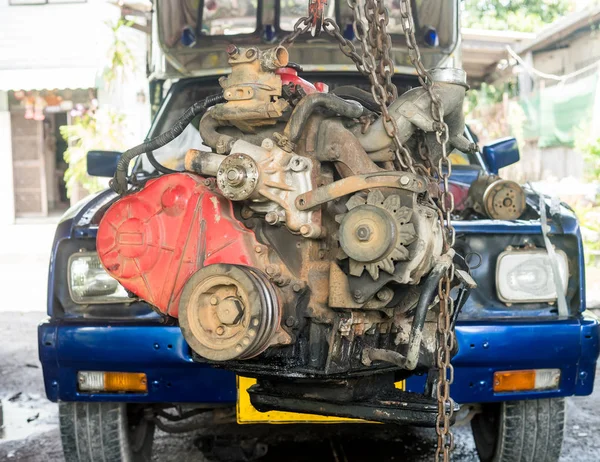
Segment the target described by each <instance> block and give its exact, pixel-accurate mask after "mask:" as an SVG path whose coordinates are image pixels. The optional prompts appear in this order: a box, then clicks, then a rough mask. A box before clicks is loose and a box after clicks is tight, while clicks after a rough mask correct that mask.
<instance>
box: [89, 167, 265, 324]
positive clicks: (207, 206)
mask: <svg viewBox="0 0 600 462" xmlns="http://www.w3.org/2000/svg"><path fill="white" fill-rule="evenodd" d="M96 241H97V249H98V253H99V255H100V259H101V261H102V264H103V265H104V266H105V268H106V269H107V271H108V272H109V273H110V274H111V275H112V276H113V277H115V278H116V279H118V280H119V281H120V282H121V284H123V286H124V287H125V288H126V289H128V290H130V291H131V292H133V293H135V294H136V295H138V296H139V297H141V298H143V299H144V300H146V301H148V302H149V303H151V304H152V305H153V306H155V307H156V308H157V309H158V310H160V311H161V312H163V313H165V314H168V315H169V316H173V317H177V316H178V311H179V299H180V297H181V292H182V290H183V287H184V285H185V283H186V281H187V280H188V279H189V278H190V276H191V275H192V274H194V273H195V272H196V271H197V270H198V269H200V268H202V267H204V266H208V265H213V264H217V263H233V264H243V265H247V266H252V267H255V268H263V269H264V268H265V267H266V265H267V262H266V260H265V258H266V255H265V254H262V253H257V252H256V251H255V248H257V246H260V243H259V242H258V241H257V240H256V238H255V236H254V233H252V232H251V231H249V230H248V229H246V228H245V227H244V226H243V225H242V224H241V223H240V222H239V221H238V220H237V219H236V218H235V216H234V212H233V208H232V204H231V202H229V201H228V200H227V199H225V198H224V197H223V196H221V195H220V194H218V193H217V192H216V191H214V187H211V183H210V182H209V181H206V180H203V179H202V178H200V177H199V176H197V175H193V174H189V173H176V174H171V175H164V176H161V177H159V178H157V179H154V180H150V181H148V182H147V183H146V186H145V187H144V188H143V189H142V190H141V191H138V192H136V193H134V194H131V195H128V196H126V197H124V198H122V199H121V200H119V201H117V202H116V203H115V204H113V205H112V206H111V207H110V208H109V209H108V210H107V211H106V213H105V214H104V217H103V218H102V220H101V222H100V226H99V228H98V237H97V239H96Z"/></svg>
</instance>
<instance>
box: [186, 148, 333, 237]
mask: <svg viewBox="0 0 600 462" xmlns="http://www.w3.org/2000/svg"><path fill="white" fill-rule="evenodd" d="M186 168H187V169H189V170H191V171H195V172H197V173H199V174H202V175H211V176H216V177H217V185H218V186H219V189H220V190H221V192H222V194H223V195H224V196H225V197H227V198H228V199H231V200H232V201H247V202H246V204H247V207H248V209H249V210H251V211H253V212H257V213H261V214H263V215H264V217H265V221H266V222H267V223H269V224H270V225H277V224H279V223H284V224H285V225H286V227H287V228H288V229H289V230H290V231H292V232H293V233H300V234H302V235H303V236H304V237H310V238H318V237H320V236H321V235H322V233H323V230H322V228H321V224H320V221H321V220H320V216H321V214H320V213H319V212H316V211H315V212H313V211H304V210H298V209H297V208H296V207H295V206H294V204H295V201H296V198H297V197H298V196H299V195H300V194H303V193H305V192H307V191H310V190H312V188H313V173H314V165H313V161H312V160H311V159H310V158H309V157H304V156H299V155H296V154H294V153H291V152H287V151H284V150H283V149H281V148H280V147H278V146H275V143H274V142H273V140H271V139H269V138H265V139H264V140H263V142H262V144H261V146H256V145H254V144H252V143H248V142H247V141H243V140H239V141H236V142H235V143H234V144H233V146H232V148H231V152H230V154H229V155H228V156H221V155H219V154H212V153H206V152H201V151H188V154H187V155H186Z"/></svg>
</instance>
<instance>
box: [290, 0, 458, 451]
mask: <svg viewBox="0 0 600 462" xmlns="http://www.w3.org/2000/svg"><path fill="white" fill-rule="evenodd" d="M363 3H364V5H363ZM348 6H349V7H350V9H351V10H352V11H353V12H354V22H353V28H354V34H355V36H356V39H357V40H358V42H359V43H360V45H361V54H359V53H358V52H357V50H356V47H355V46H354V44H353V43H352V42H351V41H350V40H348V39H346V38H345V37H344V36H343V35H342V33H341V31H340V28H339V26H338V25H337V24H336V23H335V21H334V20H332V19H331V18H326V19H325V20H324V21H323V29H324V30H325V32H326V33H327V34H329V35H330V36H332V37H333V38H335V40H336V41H337V42H338V43H339V46H340V50H341V51H342V53H344V55H346V56H347V57H349V58H350V59H351V60H352V61H353V62H354V64H355V65H356V68H357V69H358V71H359V72H360V73H362V74H363V75H365V76H367V77H368V78H369V81H370V82H371V94H372V96H373V98H374V100H375V102H376V103H377V104H378V105H379V107H380V108H381V117H382V120H383V126H384V127H385V130H386V132H387V134H388V135H389V136H390V138H392V139H393V140H394V144H395V145H396V149H395V153H396V159H397V161H398V163H399V165H400V168H401V169H403V170H410V171H411V172H413V173H414V172H415V168H418V169H419V170H420V171H422V172H424V173H425V174H426V175H427V176H428V177H429V178H435V177H437V178H438V179H439V181H440V183H441V186H442V192H441V195H440V198H439V203H438V207H439V209H440V210H439V215H440V221H441V222H442V224H443V225H444V224H445V227H446V236H445V239H444V250H445V251H446V252H447V251H448V250H450V249H451V248H452V247H454V243H455V240H456V232H455V230H454V227H453V226H452V212H453V211H454V196H453V195H452V193H451V192H450V188H449V179H450V175H451V174H452V163H451V162H450V159H449V157H448V151H447V143H448V137H449V131H448V126H447V125H446V123H445V122H444V108H443V106H442V102H441V100H440V98H439V96H438V95H437V93H436V91H435V85H434V82H433V79H432V77H431V75H430V74H429V72H428V71H427V69H426V68H425V66H424V65H423V62H422V61H421V53H420V51H419V47H418V44H417V40H416V37H415V26H414V20H413V15H412V6H411V0H400V19H401V24H402V29H403V30H404V36H405V38H406V45H407V48H408V55H409V58H410V60H411V63H412V64H413V66H414V68H415V70H416V72H417V78H418V79H419V83H420V84H421V86H422V87H423V88H424V89H425V90H426V91H427V92H428V93H429V96H430V98H431V108H430V109H431V115H432V117H433V119H434V121H435V125H434V127H435V129H436V139H437V142H438V143H439V144H440V146H441V148H442V156H441V158H440V160H439V162H438V165H437V166H436V165H433V163H432V161H431V157H430V155H429V151H428V149H427V146H426V145H425V143H424V142H423V141H422V140H419V143H418V147H417V150H418V154H419V157H420V160H421V161H422V164H420V165H417V166H415V165H414V162H413V158H412V155H411V154H410V152H409V151H408V149H407V148H406V147H405V146H404V145H403V144H402V142H401V141H400V138H399V133H398V126H397V124H396V121H395V119H394V118H393V117H391V115H390V113H389V111H388V106H389V105H390V104H391V103H392V102H394V100H395V99H396V98H397V96H398V93H397V89H396V87H395V85H394V84H393V83H392V76H393V75H394V62H393V60H392V58H391V48H392V40H391V37H390V34H389V33H388V32H387V25H388V23H389V16H388V12H387V9H386V8H385V6H384V4H383V0H348ZM313 21H314V18H311V17H308V16H307V17H303V18H300V19H299V20H298V21H297V22H296V24H295V25H294V30H293V32H292V33H291V34H290V35H289V36H287V37H286V38H285V39H284V40H283V41H282V42H281V45H283V46H289V45H291V44H292V43H293V42H294V40H296V38H297V37H298V36H299V35H301V34H303V33H305V32H307V31H308V30H309V29H310V28H311V25H312V24H313ZM453 279H454V265H453V264H451V265H450V267H449V269H448V271H447V272H446V274H445V276H444V277H443V278H442V279H441V280H440V284H439V287H438V297H439V305H440V308H439V313H438V319H437V336H438V347H437V351H436V366H437V369H438V378H437V381H436V382H435V394H436V398H437V402H438V415H437V420H436V433H437V437H438V439H437V448H436V453H435V460H436V461H440V460H443V461H444V462H447V461H449V460H450V453H451V451H452V450H453V449H454V436H453V434H452V430H451V428H450V422H451V419H452V414H453V412H454V401H453V400H452V398H451V397H450V385H451V384H452V382H453V381H454V368H453V366H452V364H451V362H450V361H451V359H452V350H453V349H454V346H455V334H454V330H453V329H452V325H451V324H452V323H451V319H452V316H453V313H454V300H453V299H452V298H451V297H450V289H451V283H452V281H453Z"/></svg>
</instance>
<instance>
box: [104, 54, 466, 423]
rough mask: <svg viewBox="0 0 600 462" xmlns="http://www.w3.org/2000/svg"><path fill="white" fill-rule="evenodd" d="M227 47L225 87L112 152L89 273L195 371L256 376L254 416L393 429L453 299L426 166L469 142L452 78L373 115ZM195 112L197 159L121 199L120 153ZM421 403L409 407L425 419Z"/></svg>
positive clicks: (442, 76) (444, 73) (433, 177)
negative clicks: (106, 204)
mask: <svg viewBox="0 0 600 462" xmlns="http://www.w3.org/2000/svg"><path fill="white" fill-rule="evenodd" d="M227 53H228V55H229V64H230V65H231V73H230V74H229V75H228V76H226V77H222V78H221V80H220V85H221V87H222V90H223V91H222V94H220V95H216V96H214V97H211V98H208V99H207V100H204V101H201V102H199V103H196V104H194V105H193V106H192V107H191V108H190V109H189V110H188V111H187V112H186V113H185V114H184V115H183V116H182V118H181V119H180V120H179V121H178V123H177V124H176V126H175V127H173V129H171V130H170V131H168V132H167V133H165V134H163V135H161V136H160V137H158V138H157V139H155V140H152V142H150V143H145V144H144V145H141V146H139V147H137V148H134V149H132V150H130V151H128V152H126V153H125V154H124V156H123V158H122V159H121V162H120V164H119V168H118V171H117V174H116V176H115V178H114V180H113V183H112V187H113V189H115V190H116V191H117V192H118V193H119V194H121V195H122V197H121V198H120V199H118V200H117V201H116V202H115V203H114V204H113V205H112V206H111V207H110V208H109V210H108V211H107V212H106V213H105V215H104V217H103V219H102V221H101V224H100V227H99V231H98V237H97V247H98V252H99V255H100V258H101V261H102V264H103V265H104V266H105V268H106V269H107V271H108V272H109V273H110V274H111V275H112V276H114V277H115V278H116V279H117V280H118V281H119V282H120V283H121V284H122V285H123V286H124V287H125V288H126V289H128V290H129V291H130V292H131V293H132V295H133V296H135V297H139V298H141V299H143V300H145V301H147V302H148V303H149V304H151V305H152V306H153V307H155V309H156V310H158V311H159V312H160V313H162V314H163V315H164V316H165V317H168V319H172V320H173V322H178V324H179V326H180V327H181V330H182V332H183V336H184V337H185V340H186V341H187V343H188V344H189V347H190V349H191V354H192V355H193V357H194V359H195V360H196V361H204V362H208V363H211V364H213V365H215V366H218V367H225V368H228V369H231V370H233V371H235V372H236V373H239V374H241V375H245V376H251V377H256V378H258V379H259V381H258V384H257V385H256V386H255V387H253V388H252V389H251V396H252V400H253V404H254V405H255V406H256V407H258V408H259V409H261V410H269V409H283V410H292V411H301V412H316V413H321V414H326V415H342V416H350V417H363V418H368V419H371V420H380V421H396V422H398V421H402V412H403V409H399V408H400V407H401V406H400V405H399V404H398V403H401V402H405V401H406V402H408V401H410V400H408V399H407V398H406V397H405V396H404V395H401V396H400V395H397V394H395V393H396V392H397V393H400V390H396V389H394V386H393V384H394V382H396V381H398V380H400V379H402V378H404V377H406V376H408V375H411V374H413V373H415V372H418V371H422V372H427V371H434V370H436V367H437V366H436V364H437V360H436V355H438V354H439V353H438V331H439V327H438V326H439V323H438V315H439V310H440V308H439V307H440V297H442V296H443V295H441V294H444V295H445V296H449V292H450V287H449V286H448V287H447V288H446V289H440V281H441V280H442V278H443V277H444V275H446V274H447V272H448V269H449V268H450V267H451V266H452V267H454V266H455V260H456V256H455V255H454V252H453V250H452V248H451V243H450V242H449V239H450V238H449V236H448V234H447V233H446V230H445V229H444V218H446V217H445V216H444V215H443V213H442V212H441V211H440V205H439V203H440V201H442V200H444V199H443V198H444V197H445V191H446V190H445V189H444V187H443V185H442V187H441V188H440V186H439V185H438V180H439V179H441V178H443V174H442V173H443V172H441V171H440V170H439V169H438V168H437V166H438V165H440V166H441V165H442V164H443V162H440V159H442V158H444V159H445V158H446V157H445V156H446V155H447V153H446V152H445V151H446V150H450V149H452V148H454V147H456V148H458V149H462V150H471V149H473V148H474V146H473V145H472V144H471V143H470V142H469V141H468V140H467V139H465V138H464V137H463V132H464V120H463V116H462V106H463V99H464V96H465V91H466V90H467V85H466V78H465V74H464V72H463V71H462V70H459V69H452V68H444V69H434V70H432V71H430V72H429V74H430V76H431V78H432V79H433V82H432V84H433V85H432V88H429V89H427V88H424V87H417V88H413V89H411V90H409V91H407V92H405V93H404V94H402V95H400V96H398V97H397V98H396V99H395V101H393V102H392V103H391V104H389V106H388V107H386V108H385V110H383V109H382V107H381V105H380V104H378V101H377V95H376V94H374V93H372V92H371V93H369V92H366V91H364V90H361V89H359V88H358V87H338V88H336V89H335V90H334V91H331V92H330V91H328V88H327V86H326V85H323V84H319V83H315V84H313V83H310V82H307V81H305V80H303V79H302V78H300V77H299V76H298V66H297V65H295V64H293V63H290V62H289V57H288V51H287V49H286V48H285V47H283V46H278V47H274V48H271V49H268V50H261V49H259V48H256V47H250V48H245V49H244V48H237V47H236V46H230V47H229V48H228V49H227ZM432 98H434V99H436V100H437V102H438V103H439V105H440V106H441V107H443V120H436V118H435V117H434V116H433V115H432V110H431V108H432ZM384 107H385V106H384ZM200 116H201V118H200V120H199V127H198V128H199V132H200V135H201V137H202V140H203V142H204V144H206V145H207V146H209V147H210V148H211V149H210V150H209V151H208V150H203V149H202V148H201V147H200V146H189V150H188V151H187V153H186V154H185V171H182V172H177V173H169V174H163V175H160V176H156V177H154V178H150V179H148V180H147V181H146V182H145V183H144V184H141V185H139V184H138V185H137V186H135V187H133V188H131V189H128V186H127V181H126V174H127V166H128V164H129V162H130V160H131V159H132V158H133V157H135V156H137V155H139V154H142V153H147V154H148V156H149V157H151V158H152V149H155V148H157V147H159V146H162V145H164V144H166V143H167V142H169V141H171V140H172V139H173V138H175V137H176V136H177V135H178V134H180V133H181V131H182V130H183V128H185V126H186V125H188V124H189V123H190V122H191V121H192V120H194V119H196V120H198V118H199V117H200ZM440 123H443V124H444V125H445V126H446V127H447V129H446V132H445V136H446V138H447V139H446V140H444V143H440V140H439V127H440ZM398 146H401V147H403V149H404V151H400V150H399V149H398ZM411 152H421V153H422V152H426V153H427V162H424V161H423V160H422V159H420V158H419V157H418V156H416V155H413V154H410V153H411ZM399 153H400V154H401V155H400V156H399ZM154 161H155V159H154ZM443 168H444V167H442V169H443ZM446 186H447V185H446ZM455 274H456V275H457V277H455V278H454V280H453V286H455V285H457V284H459V285H461V286H464V285H465V282H467V283H468V282H469V281H468V280H469V277H468V274H466V273H465V272H463V271H460V268H459V265H456V271H455ZM448 284H449V282H448ZM459 289H460V287H459ZM441 290H442V292H441ZM444 291H445V292H444ZM454 316H455V314H454ZM447 319H449V322H451V323H453V322H454V319H453V318H451V317H449V316H448V318H447ZM448 328H450V327H448ZM451 346H452V345H451ZM452 353H454V349H453V350H452ZM448 359H449V358H448ZM430 376H431V377H432V380H435V374H430ZM433 386H434V385H433V383H432V384H431V390H433ZM432 394H434V392H433V391H432V392H431V393H430V396H429V397H424V398H423V399H426V398H427V399H429V401H426V402H425V404H422V406H421V407H420V408H419V409H421V410H423V409H425V410H426V413H428V414H427V416H426V417H423V418H422V419H421V420H422V422H423V423H424V424H428V425H433V423H434V421H435V413H436V412H437V407H436V406H435V402H433V404H431V399H430V398H431V395H432ZM315 403H316V404H315ZM390 403H391V404H390ZM350 404H352V406H351V405H350ZM428 406H429V407H428ZM386 407H387V408H389V409H388V411H389V412H380V410H381V409H382V408H386ZM398 409H399V410H398ZM412 419H413V421H414V420H415V419H414V416H413V417H412ZM416 420H417V421H418V420H419V419H416Z"/></svg>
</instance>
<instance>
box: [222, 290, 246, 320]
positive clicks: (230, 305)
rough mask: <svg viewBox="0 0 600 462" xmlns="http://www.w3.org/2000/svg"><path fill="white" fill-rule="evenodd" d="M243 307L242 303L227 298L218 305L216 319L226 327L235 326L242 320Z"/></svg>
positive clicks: (233, 298) (235, 299)
mask: <svg viewBox="0 0 600 462" xmlns="http://www.w3.org/2000/svg"><path fill="white" fill-rule="evenodd" d="M243 314H244V307H243V305H242V302H241V301H240V300H238V299H237V298H235V297H228V298H226V299H225V300H223V301H221V303H219V306H218V308H217V317H218V318H219V321H221V322H222V323H223V324H225V325H226V326H231V325H233V324H237V323H238V322H240V320H241V319H242V316H243Z"/></svg>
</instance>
